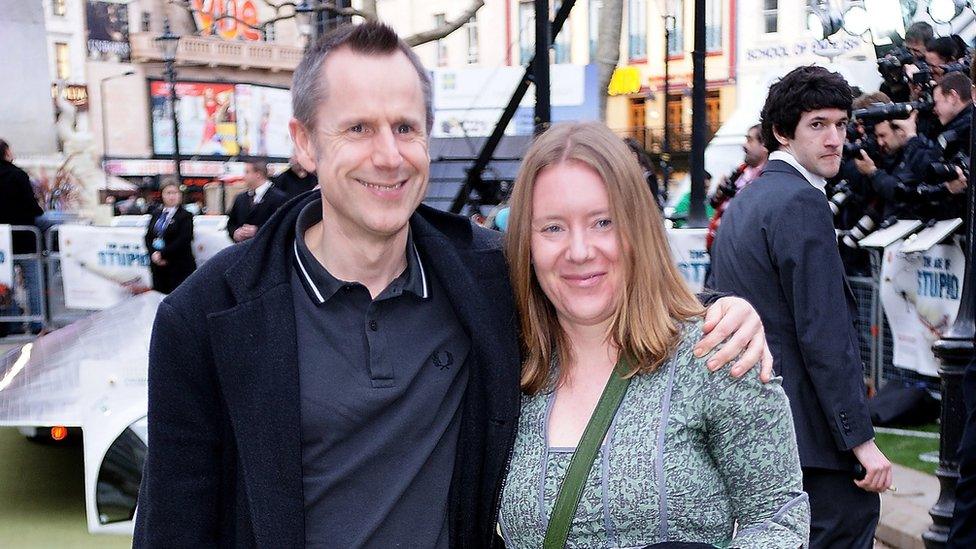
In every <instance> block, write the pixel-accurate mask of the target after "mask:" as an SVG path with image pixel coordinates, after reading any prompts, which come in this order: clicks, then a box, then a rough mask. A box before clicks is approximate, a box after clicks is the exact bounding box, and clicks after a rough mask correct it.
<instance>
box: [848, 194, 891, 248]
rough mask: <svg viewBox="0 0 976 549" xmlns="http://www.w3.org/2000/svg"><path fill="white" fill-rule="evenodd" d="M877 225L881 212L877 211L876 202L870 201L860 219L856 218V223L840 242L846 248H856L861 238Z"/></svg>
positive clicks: (879, 223) (879, 221)
mask: <svg viewBox="0 0 976 549" xmlns="http://www.w3.org/2000/svg"><path fill="white" fill-rule="evenodd" d="M879 225H881V212H879V211H878V207H877V203H876V202H872V203H871V204H869V205H868V208H867V210H865V212H864V215H863V216H861V219H858V220H857V223H855V224H854V226H853V227H851V229H850V230H849V231H847V234H845V235H844V236H843V237H842V238H841V242H842V243H843V244H844V245H845V246H847V247H848V248H858V247H859V242H860V241H861V239H863V238H864V237H865V236H867V235H869V234H871V233H872V232H873V231H874V230H875V229H877V228H878V226H879Z"/></svg>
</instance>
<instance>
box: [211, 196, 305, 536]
mask: <svg viewBox="0 0 976 549" xmlns="http://www.w3.org/2000/svg"><path fill="white" fill-rule="evenodd" d="M304 204H305V201H302V202H301V203H300V204H297V203H296V204H294V205H293V207H292V208H288V209H284V208H282V209H281V210H279V211H278V212H277V213H275V214H274V216H273V218H272V219H271V220H270V221H269V223H268V225H267V230H262V231H260V232H259V234H258V236H257V237H255V238H254V239H253V240H252V241H251V242H250V243H249V244H247V246H249V247H250V249H248V250H247V252H246V253H245V254H244V255H243V256H242V258H241V260H240V261H238V263H236V264H235V265H233V266H232V267H231V268H230V269H228V270H227V271H226V272H225V273H224V279H225V280H226V282H227V284H228V285H229V287H230V289H231V291H232V293H233V294H234V296H235V298H236V302H237V305H236V306H234V307H232V308H230V309H227V310H225V311H221V312H218V313H215V314H212V315H209V316H208V325H209V331H210V337H211V348H212V349H213V353H214V363H215V365H216V370H217V378H218V380H219V383H220V387H221V395H222V397H223V398H224V401H225V402H226V407H227V411H228V416H229V419H230V423H231V426H232V429H233V438H234V443H235V445H236V447H237V449H238V453H239V456H238V460H239V471H240V478H241V484H242V485H243V489H244V490H245V491H246V498H247V501H248V504H249V507H250V509H249V510H250V513H251V521H252V524H253V531H254V536H255V540H256V542H257V545H258V546H261V547H302V546H304V543H305V529H304V521H305V515H304V499H303V491H302V449H301V400H300V390H299V373H298V349H297V347H298V343H297V341H298V337H297V330H296V326H295V310H294V305H293V303H292V295H291V286H290V283H289V280H290V269H291V268H292V267H291V260H290V259H291V255H290V253H289V252H290V251H291V249H292V247H291V241H292V239H294V227H295V218H296V217H297V216H298V212H300V211H301V208H302V206H304Z"/></svg>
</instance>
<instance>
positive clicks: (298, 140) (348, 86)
mask: <svg viewBox="0 0 976 549" xmlns="http://www.w3.org/2000/svg"><path fill="white" fill-rule="evenodd" d="M319 78H320V81H321V82H322V84H320V85H324V86H325V100H324V101H323V102H322V103H321V104H320V105H319V107H318V112H317V113H316V118H315V120H316V127H315V130H314V131H311V132H310V131H308V130H307V129H306V128H304V127H303V126H302V125H301V123H299V122H298V121H297V120H295V119H292V121H291V123H290V125H289V126H290V128H291V131H292V138H293V139H294V141H295V144H296V149H297V151H298V153H297V156H298V158H299V160H300V161H301V163H302V165H303V166H304V167H305V168H306V169H307V170H309V171H314V172H316V174H317V175H318V179H319V184H320V186H321V189H322V204H323V217H324V218H327V219H330V220H331V221H333V222H334V223H335V224H336V226H338V227H339V228H340V229H341V230H342V231H343V232H344V233H345V234H346V235H347V236H348V237H350V238H362V237H367V238H374V239H375V238H381V239H386V238H392V237H393V236H395V235H397V234H399V233H400V232H401V231H405V230H406V228H407V222H408V220H409V219H410V216H411V214H413V211H414V210H415V209H416V208H417V206H418V205H419V204H420V202H421V201H422V200H423V198H424V195H425V194H426V192H427V180H428V174H429V171H430V155H429V152H428V139H427V138H428V136H427V126H426V109H425V106H424V95H423V90H422V88H421V82H420V77H419V76H418V75H417V71H416V70H415V69H414V66H413V64H412V63H411V62H410V60H409V59H408V58H407V56H406V55H404V54H403V53H402V52H399V51H397V52H396V53H394V54H392V55H362V54H358V53H355V52H353V51H352V50H350V49H349V48H340V49H338V50H335V51H333V52H331V53H329V55H328V57H326V61H325V63H324V66H323V67H322V74H320V75H319ZM326 82H327V84H326ZM380 83H382V85H380Z"/></svg>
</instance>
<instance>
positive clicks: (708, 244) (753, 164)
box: [705, 124, 769, 252]
mask: <svg viewBox="0 0 976 549" xmlns="http://www.w3.org/2000/svg"><path fill="white" fill-rule="evenodd" d="M742 152H743V153H744V158H743V162H742V164H740V165H739V167H738V168H736V169H735V170H734V171H733V172H732V173H731V174H729V176H728V177H725V176H723V177H722V180H721V181H720V182H719V184H718V188H717V189H715V194H713V195H712V197H711V199H710V203H711V205H712V207H713V208H715V213H714V214H712V219H711V220H710V221H709V222H708V234H707V235H706V236H705V248H706V249H707V250H708V251H709V252H711V250H712V243H713V242H714V241H715V234H716V232H717V231H718V226H719V225H720V224H721V223H722V214H723V213H724V212H725V208H727V207H728V206H729V202H731V201H732V199H733V198H734V197H735V194H736V193H737V192H739V191H740V190H741V189H742V188H743V187H745V186H746V185H748V184H749V183H752V181H753V180H754V179H756V178H757V177H759V175H760V174H761V173H762V171H763V169H764V168H765V167H766V161H767V160H768V159H769V151H768V150H766V146H765V145H763V142H762V125H760V124H756V125H755V126H753V127H751V128H749V129H748V130H746V142H745V143H744V144H743V145H742Z"/></svg>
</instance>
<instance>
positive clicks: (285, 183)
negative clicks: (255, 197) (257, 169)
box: [272, 156, 319, 198]
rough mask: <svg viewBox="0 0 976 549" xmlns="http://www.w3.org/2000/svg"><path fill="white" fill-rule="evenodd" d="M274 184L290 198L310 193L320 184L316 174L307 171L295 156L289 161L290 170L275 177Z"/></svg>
mask: <svg viewBox="0 0 976 549" xmlns="http://www.w3.org/2000/svg"><path fill="white" fill-rule="evenodd" d="M272 182H273V183H274V186H275V188H276V189H278V190H280V191H281V192H283V193H285V194H286V195H288V198H293V197H296V196H298V195H300V194H302V193H304V192H307V191H310V190H312V189H313V188H315V186H316V185H318V184H319V180H318V178H316V177H315V174H314V173H309V172H308V171H306V170H305V168H303V167H302V165H301V164H300V163H299V162H298V159H297V158H295V157H294V156H293V157H291V158H290V159H289V160H288V169H287V170H285V171H283V172H281V173H280V174H278V175H277V176H275V178H274V179H273V180H272Z"/></svg>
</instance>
